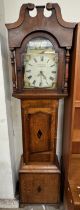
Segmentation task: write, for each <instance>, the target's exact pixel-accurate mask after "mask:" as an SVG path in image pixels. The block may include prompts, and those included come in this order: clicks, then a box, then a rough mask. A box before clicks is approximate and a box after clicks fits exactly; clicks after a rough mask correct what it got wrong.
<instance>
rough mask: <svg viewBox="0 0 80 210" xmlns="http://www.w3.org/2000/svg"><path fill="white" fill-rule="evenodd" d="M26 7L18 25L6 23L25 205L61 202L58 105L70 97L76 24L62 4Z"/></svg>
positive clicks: (21, 13) (21, 203)
mask: <svg viewBox="0 0 80 210" xmlns="http://www.w3.org/2000/svg"><path fill="white" fill-rule="evenodd" d="M34 8H35V6H34V5H33V4H24V5H23V6H22V7H21V11H20V16H19V19H18V21H17V22H16V23H12V24H7V25H6V26H7V29H8V36H9V47H10V51H11V63H12V81H13V96H14V97H16V98H19V99H20V100H21V112H22V134H23V155H22V157H21V164H20V170H19V185H20V205H26V204H28V203H50V204H51V203H52V204H54V203H55V204H57V203H59V202H60V176H61V171H60V166H59V162H58V158H57V155H56V139H57V120H58V105H59V99H60V98H66V97H68V94H69V85H68V81H69V63H70V50H71V47H72V40H73V31H74V27H75V25H74V24H71V23H67V22H64V21H63V19H62V17H61V12H60V8H59V6H58V5H57V4H47V5H46V9H47V10H51V11H52V14H51V16H50V17H45V15H44V8H45V7H44V6H40V7H36V9H37V15H36V16H35V17H31V16H30V11H31V10H34Z"/></svg>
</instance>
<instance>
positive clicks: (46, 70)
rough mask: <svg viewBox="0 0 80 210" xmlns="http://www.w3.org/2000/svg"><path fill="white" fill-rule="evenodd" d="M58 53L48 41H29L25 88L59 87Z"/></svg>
mask: <svg viewBox="0 0 80 210" xmlns="http://www.w3.org/2000/svg"><path fill="white" fill-rule="evenodd" d="M57 72H58V53H57V52H55V49H54V48H53V45H52V43H51V42H50V41H49V40H48V39H44V38H35V39H32V40H31V41H29V43H28V44H27V46H26V51H25V54H24V88H52V89H55V88H56V87H57Z"/></svg>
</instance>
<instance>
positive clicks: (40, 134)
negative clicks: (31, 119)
mask: <svg viewBox="0 0 80 210" xmlns="http://www.w3.org/2000/svg"><path fill="white" fill-rule="evenodd" d="M37 136H38V138H39V139H40V138H41V136H42V131H41V130H40V129H39V130H38V133H37Z"/></svg>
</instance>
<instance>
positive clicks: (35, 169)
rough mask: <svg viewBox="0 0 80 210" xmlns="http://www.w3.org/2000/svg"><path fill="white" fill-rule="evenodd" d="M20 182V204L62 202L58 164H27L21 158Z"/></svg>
mask: <svg viewBox="0 0 80 210" xmlns="http://www.w3.org/2000/svg"><path fill="white" fill-rule="evenodd" d="M19 184H20V206H22V205H23V206H25V205H27V204H40V203H44V204H58V203H59V202H60V197H59V196H60V170H59V169H58V167H57V166H56V165H52V164H50V163H46V164H42V165H41V164H35V163H34V164H33V165H32V164H29V165H25V164H24V163H23V160H22V158H21V165H20V170H19Z"/></svg>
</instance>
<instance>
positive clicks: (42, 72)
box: [42, 72, 48, 85]
mask: <svg viewBox="0 0 80 210" xmlns="http://www.w3.org/2000/svg"><path fill="white" fill-rule="evenodd" d="M42 76H43V78H44V79H45V80H46V83H47V85H48V82H47V79H46V76H45V75H44V74H43V72H42Z"/></svg>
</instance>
